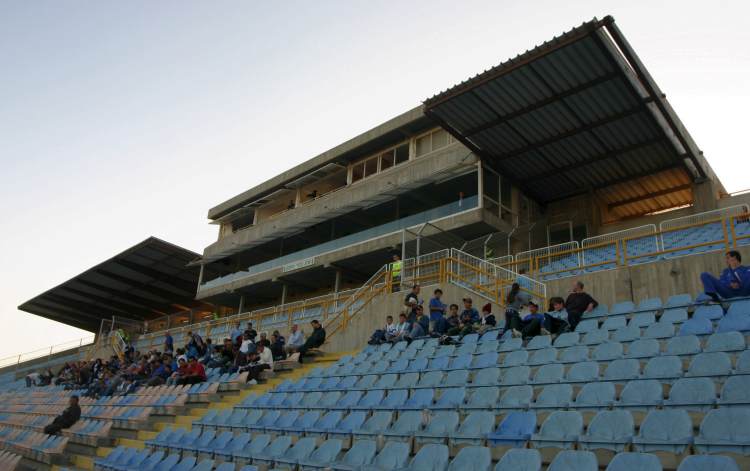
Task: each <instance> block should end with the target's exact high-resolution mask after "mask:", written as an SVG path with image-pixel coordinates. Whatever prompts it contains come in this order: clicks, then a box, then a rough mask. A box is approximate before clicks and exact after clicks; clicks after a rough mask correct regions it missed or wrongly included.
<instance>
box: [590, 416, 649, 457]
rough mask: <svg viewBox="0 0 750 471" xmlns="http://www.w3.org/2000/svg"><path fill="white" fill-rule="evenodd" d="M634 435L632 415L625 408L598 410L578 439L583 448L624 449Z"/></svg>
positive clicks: (616, 450) (615, 450) (617, 450)
mask: <svg viewBox="0 0 750 471" xmlns="http://www.w3.org/2000/svg"><path fill="white" fill-rule="evenodd" d="M633 435H635V423H634V421H633V416H632V415H631V414H630V412H628V411H626V410H604V411H600V412H598V413H597V414H596V416H594V418H593V419H592V420H591V423H590V424H589V426H588V429H587V432H586V434H585V435H583V436H582V437H581V438H580V439H579V443H580V446H581V448H583V449H584V450H599V449H604V450H610V451H613V452H620V451H625V449H626V447H627V446H628V445H629V444H630V442H631V441H632V440H633Z"/></svg>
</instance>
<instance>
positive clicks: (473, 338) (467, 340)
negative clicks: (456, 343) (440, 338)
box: [461, 334, 479, 345]
mask: <svg viewBox="0 0 750 471" xmlns="http://www.w3.org/2000/svg"><path fill="white" fill-rule="evenodd" d="M461 342H462V343H463V344H464V345H466V344H472V343H473V344H475V343H477V342H479V334H467V335H464V336H463V338H462V339H461Z"/></svg>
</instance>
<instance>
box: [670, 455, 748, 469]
mask: <svg viewBox="0 0 750 471" xmlns="http://www.w3.org/2000/svg"><path fill="white" fill-rule="evenodd" d="M707 470H710V471H740V467H739V466H737V462H736V461H734V458H732V457H730V456H722V455H691V456H686V457H685V459H683V460H682V463H680V467H679V468H677V471H707Z"/></svg>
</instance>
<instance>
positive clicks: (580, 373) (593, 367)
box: [567, 361, 599, 383]
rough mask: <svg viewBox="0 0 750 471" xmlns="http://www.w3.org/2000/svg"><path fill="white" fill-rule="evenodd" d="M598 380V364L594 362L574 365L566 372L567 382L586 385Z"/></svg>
mask: <svg viewBox="0 0 750 471" xmlns="http://www.w3.org/2000/svg"><path fill="white" fill-rule="evenodd" d="M597 379H599V364H598V363H597V362H595V361H582V362H580V363H575V364H574V365H573V366H571V367H570V370H568V376H567V381H568V382H572V383H581V382H583V383H588V382H590V381H596V380H597Z"/></svg>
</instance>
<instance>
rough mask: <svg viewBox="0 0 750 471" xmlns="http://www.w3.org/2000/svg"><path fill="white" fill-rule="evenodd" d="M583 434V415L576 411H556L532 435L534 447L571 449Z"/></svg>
mask: <svg viewBox="0 0 750 471" xmlns="http://www.w3.org/2000/svg"><path fill="white" fill-rule="evenodd" d="M582 434H583V417H582V416H581V414H580V413H579V412H576V411H560V410H557V411H554V412H552V413H551V414H550V415H549V417H547V420H545V421H544V423H542V426H541V427H540V428H539V433H536V434H534V435H532V437H531V442H532V443H533V444H534V448H548V447H549V448H562V449H570V448H573V445H574V444H575V443H576V442H577V441H578V437H580V436H581V435H582Z"/></svg>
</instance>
